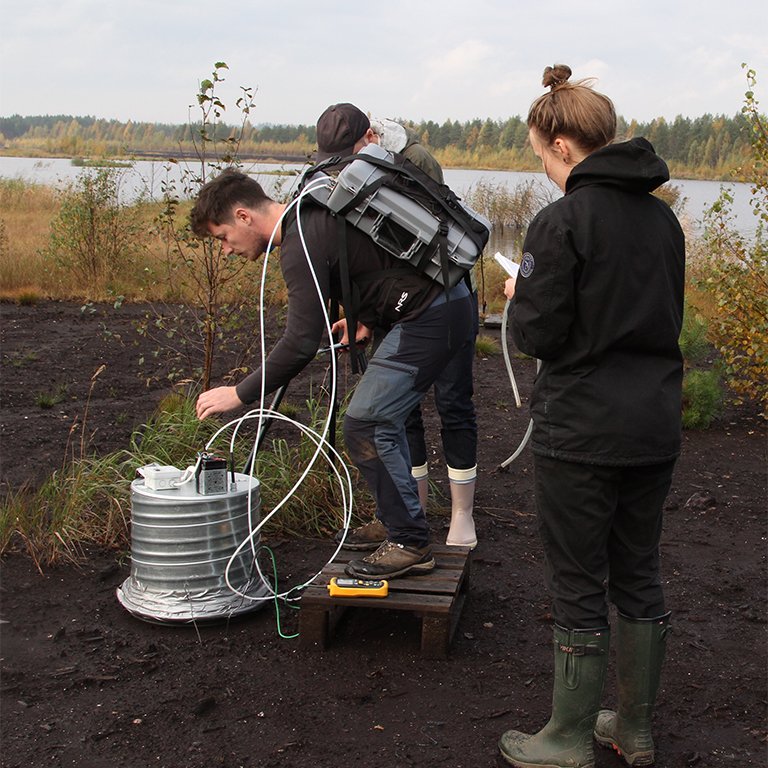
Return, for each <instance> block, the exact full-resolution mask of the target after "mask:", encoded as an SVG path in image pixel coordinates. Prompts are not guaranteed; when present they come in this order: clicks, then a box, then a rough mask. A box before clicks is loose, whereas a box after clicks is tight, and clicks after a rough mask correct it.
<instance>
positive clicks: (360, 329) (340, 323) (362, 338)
mask: <svg viewBox="0 0 768 768" xmlns="http://www.w3.org/2000/svg"><path fill="white" fill-rule="evenodd" d="M331 332H332V333H341V339H340V340H339V343H340V344H349V333H348V331H347V319H346V318H345V317H342V318H341V320H337V321H336V322H335V323H334V324H333V325H332V326H331ZM372 335H373V333H372V331H371V329H370V328H369V327H368V326H367V325H363V324H362V323H358V324H357V333H356V334H355V344H360V345H361V346H362V345H364V344H367V343H368V342H369V341H370V339H371V336H372Z"/></svg>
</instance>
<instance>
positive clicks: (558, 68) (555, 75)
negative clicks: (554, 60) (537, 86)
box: [541, 64, 572, 90]
mask: <svg viewBox="0 0 768 768" xmlns="http://www.w3.org/2000/svg"><path fill="white" fill-rule="evenodd" d="M571 74H572V73H571V68H570V67H569V66H568V65H567V64H555V66H554V67H547V68H546V69H545V70H544V76H543V77H542V78H541V84H542V85H543V86H544V87H545V88H551V89H553V90H554V89H555V88H557V87H558V86H559V85H562V84H563V83H567V82H568V78H569V77H570V76H571Z"/></svg>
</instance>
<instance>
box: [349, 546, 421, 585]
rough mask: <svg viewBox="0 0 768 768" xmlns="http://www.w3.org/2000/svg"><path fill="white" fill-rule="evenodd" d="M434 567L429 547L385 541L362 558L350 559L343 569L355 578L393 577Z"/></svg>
mask: <svg viewBox="0 0 768 768" xmlns="http://www.w3.org/2000/svg"><path fill="white" fill-rule="evenodd" d="M434 567H435V559H434V558H433V557H432V548H431V547H408V546H406V545H405V544H395V542H394V541H385V542H384V543H383V544H382V545H381V546H380V547H379V548H378V549H377V550H376V551H375V552H371V554H370V555H366V556H365V557H364V558H363V559H362V560H350V562H349V563H347V567H346V568H345V569H344V571H345V573H346V574H347V576H353V577H354V578H356V579H394V578H395V577H396V576H405V574H406V573H413V574H418V573H427V572H429V571H431V570H432V569H433V568H434Z"/></svg>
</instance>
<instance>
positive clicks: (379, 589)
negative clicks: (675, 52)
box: [328, 576, 389, 597]
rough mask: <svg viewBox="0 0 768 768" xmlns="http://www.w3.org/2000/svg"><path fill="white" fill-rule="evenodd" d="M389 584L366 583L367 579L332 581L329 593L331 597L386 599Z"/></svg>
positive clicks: (378, 582) (334, 578)
mask: <svg viewBox="0 0 768 768" xmlns="http://www.w3.org/2000/svg"><path fill="white" fill-rule="evenodd" d="M388 591H389V583H388V582H386V581H366V580H365V579H345V578H336V577H335V576H334V577H333V578H332V579H331V582H330V584H328V592H329V593H330V595H331V597H386V596H387V592H388Z"/></svg>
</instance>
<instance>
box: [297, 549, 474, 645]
mask: <svg viewBox="0 0 768 768" xmlns="http://www.w3.org/2000/svg"><path fill="white" fill-rule="evenodd" d="M433 552H434V555H435V560H436V565H435V568H434V570H433V571H430V572H429V573H425V574H421V575H418V576H406V577H403V578H396V579H391V580H389V594H388V595H387V596H386V597H384V598H381V597H331V596H330V595H329V593H328V590H327V585H328V583H329V582H330V580H331V578H333V577H334V576H342V575H344V567H345V565H346V563H348V562H349V561H350V560H356V559H360V558H362V557H364V556H365V554H366V553H365V552H351V551H349V550H342V552H340V553H339V556H338V557H337V558H336V560H335V561H334V562H332V563H329V564H328V565H327V566H326V567H325V568H323V571H322V573H321V574H320V575H319V576H318V578H317V579H316V580H315V582H314V583H313V584H311V585H310V586H309V587H307V589H306V590H305V591H304V594H303V595H302V598H301V613H300V615H299V635H300V638H299V644H300V646H301V647H302V648H320V649H324V648H326V647H327V645H328V643H329V642H330V640H331V638H332V637H333V634H334V631H335V627H336V624H337V622H338V621H339V620H340V619H341V617H342V615H343V614H344V613H345V612H346V611H347V610H349V609H354V608H374V609H375V608H386V609H388V610H398V611H408V612H411V613H414V614H415V615H416V616H418V617H419V619H420V620H421V652H422V654H423V655H424V656H428V657H432V658H435V657H438V658H440V657H444V656H445V655H447V653H448V650H449V647H450V643H451V641H452V639H453V636H454V634H455V632H456V627H457V626H458V622H459V618H460V616H461V611H462V609H463V607H464V603H465V601H466V598H467V595H468V592H469V575H470V557H471V551H470V550H469V549H468V548H465V547H446V546H441V545H436V546H434V547H433Z"/></svg>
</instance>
